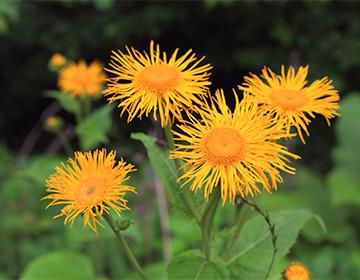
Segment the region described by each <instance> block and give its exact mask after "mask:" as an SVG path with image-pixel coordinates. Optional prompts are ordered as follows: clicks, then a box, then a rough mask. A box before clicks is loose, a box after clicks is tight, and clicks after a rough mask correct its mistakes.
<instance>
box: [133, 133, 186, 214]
mask: <svg viewBox="0 0 360 280" xmlns="http://www.w3.org/2000/svg"><path fill="white" fill-rule="evenodd" d="M131 138H132V139H135V140H139V141H141V142H142V143H143V145H144V146H145V148H146V151H147V154H148V157H149V159H150V162H151V164H152V166H153V167H154V169H155V171H156V173H157V174H158V176H159V177H160V179H161V181H162V183H163V184H164V187H165V188H166V190H167V192H168V193H169V194H170V196H171V201H172V203H173V207H174V208H175V209H176V210H181V211H182V212H184V213H186V214H189V212H188V210H187V208H186V207H185V206H184V203H183V201H182V200H181V192H182V191H181V189H180V188H179V186H178V184H177V178H178V173H177V171H176V165H175V161H174V160H171V159H169V152H168V151H167V150H164V149H161V148H160V146H159V145H158V144H157V143H156V139H155V138H154V137H151V136H148V135H146V134H144V133H132V134H131Z"/></svg>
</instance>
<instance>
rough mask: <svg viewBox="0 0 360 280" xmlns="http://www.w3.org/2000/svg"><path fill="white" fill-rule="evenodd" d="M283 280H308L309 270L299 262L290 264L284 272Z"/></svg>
mask: <svg viewBox="0 0 360 280" xmlns="http://www.w3.org/2000/svg"><path fill="white" fill-rule="evenodd" d="M284 278H285V280H310V278H311V277H310V271H309V269H308V268H307V267H306V266H305V265H303V264H302V263H300V262H293V263H291V264H290V265H289V266H288V267H287V268H286V270H285V271H284Z"/></svg>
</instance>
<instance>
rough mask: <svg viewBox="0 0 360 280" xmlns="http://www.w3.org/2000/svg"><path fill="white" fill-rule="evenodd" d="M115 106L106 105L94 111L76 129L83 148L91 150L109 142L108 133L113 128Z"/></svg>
mask: <svg viewBox="0 0 360 280" xmlns="http://www.w3.org/2000/svg"><path fill="white" fill-rule="evenodd" d="M112 109H113V106H108V105H105V106H103V107H101V108H100V109H97V110H95V111H93V112H92V113H91V114H90V115H89V116H88V117H87V118H86V119H85V120H84V121H83V122H81V123H80V124H79V125H78V126H77V127H76V129H75V131H76V133H77V135H78V136H79V137H80V139H81V143H82V148H83V149H85V150H90V149H93V148H95V147H96V146H97V145H98V144H100V143H105V142H107V141H108V138H107V133H108V132H109V131H110V128H111V123H112V119H111V111H112Z"/></svg>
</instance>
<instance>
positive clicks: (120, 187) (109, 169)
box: [43, 149, 135, 234]
mask: <svg viewBox="0 0 360 280" xmlns="http://www.w3.org/2000/svg"><path fill="white" fill-rule="evenodd" d="M55 171H56V172H55V173H54V174H52V175H51V176H50V177H49V178H48V180H47V181H46V185H47V192H49V193H50V194H49V195H47V196H45V197H44V198H43V199H50V200H52V201H51V202H50V204H49V205H48V206H47V207H49V206H53V205H64V207H63V208H62V210H61V213H60V214H59V215H57V216H55V217H54V218H57V217H60V216H65V220H64V224H66V223H68V222H69V223H70V224H73V223H74V221H75V218H77V217H78V216H79V215H83V216H84V226H85V227H86V226H89V227H90V228H91V229H92V230H93V231H94V232H95V233H96V234H98V233H97V228H96V227H97V225H100V226H103V225H102V224H101V222H100V221H99V220H101V219H102V215H103V214H104V212H105V213H109V210H110V209H113V210H114V211H115V212H116V213H117V214H118V215H120V212H121V211H123V210H129V208H128V207H127V200H126V199H125V195H126V193H127V192H133V193H135V188H134V187H132V186H128V185H125V184H124V182H125V181H126V180H127V179H129V176H128V173H129V172H133V171H135V169H134V166H133V165H131V164H127V163H125V162H124V161H122V160H121V161H119V162H118V163H116V160H115V152H110V153H109V154H107V153H106V150H105V149H103V150H100V151H99V150H96V151H94V152H86V153H82V152H76V153H75V159H69V160H68V162H67V163H62V164H61V167H56V169H55Z"/></svg>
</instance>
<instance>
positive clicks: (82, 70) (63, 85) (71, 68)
mask: <svg viewBox="0 0 360 280" xmlns="http://www.w3.org/2000/svg"><path fill="white" fill-rule="evenodd" d="M105 79H106V76H105V74H104V72H103V69H102V66H101V64H99V63H98V62H96V61H94V62H92V63H91V64H90V65H87V64H86V62H85V61H80V62H79V63H74V62H71V63H69V64H68V65H66V66H65V67H63V68H62V69H61V70H60V73H59V80H58V85H59V88H60V89H61V90H62V91H64V92H66V93H69V94H70V95H72V96H74V97H80V98H83V97H85V96H94V95H96V94H98V93H100V92H101V89H102V86H103V83H104V82H105Z"/></svg>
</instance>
